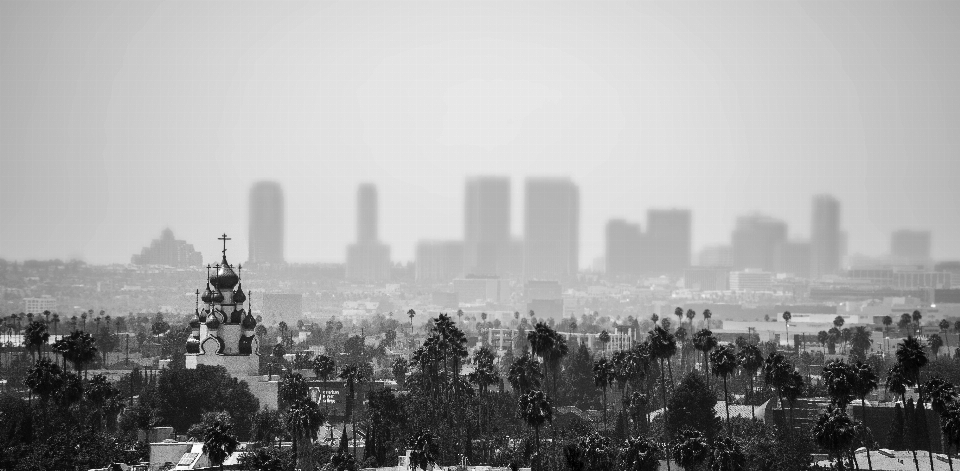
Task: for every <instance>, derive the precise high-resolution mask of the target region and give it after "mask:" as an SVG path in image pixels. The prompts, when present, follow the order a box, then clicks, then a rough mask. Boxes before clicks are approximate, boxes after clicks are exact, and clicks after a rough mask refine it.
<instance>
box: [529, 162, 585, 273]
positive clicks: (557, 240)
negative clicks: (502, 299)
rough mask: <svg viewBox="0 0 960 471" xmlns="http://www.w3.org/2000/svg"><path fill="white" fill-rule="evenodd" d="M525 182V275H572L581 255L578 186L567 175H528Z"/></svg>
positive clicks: (575, 271) (576, 269)
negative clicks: (536, 176) (541, 176)
mask: <svg viewBox="0 0 960 471" xmlns="http://www.w3.org/2000/svg"><path fill="white" fill-rule="evenodd" d="M525 186H526V187H525V190H524V192H525V202H524V215H523V218H524V233H523V236H524V248H523V276H524V279H526V280H557V281H566V280H569V279H571V278H575V277H576V276H577V271H578V267H579V260H578V257H579V255H580V254H579V250H580V190H579V189H578V188H577V186H576V185H575V184H574V183H573V182H572V181H571V180H570V179H567V178H530V179H527V181H526V185H525Z"/></svg>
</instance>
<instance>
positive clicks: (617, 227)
mask: <svg viewBox="0 0 960 471" xmlns="http://www.w3.org/2000/svg"><path fill="white" fill-rule="evenodd" d="M606 232H607V233H606V239H607V240H606V254H605V258H606V272H607V275H609V276H620V275H637V274H639V273H640V258H641V252H640V251H641V244H642V239H643V234H642V233H641V232H640V225H639V224H631V223H629V222H627V221H625V220H623V219H612V220H610V221H609V222H607V231H606Z"/></svg>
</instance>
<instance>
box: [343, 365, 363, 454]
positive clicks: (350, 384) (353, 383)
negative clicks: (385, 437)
mask: <svg viewBox="0 0 960 471" xmlns="http://www.w3.org/2000/svg"><path fill="white" fill-rule="evenodd" d="M340 379H343V380H345V381H346V382H347V406H346V413H345V414H344V416H345V417H344V422H343V429H344V430H346V429H347V422H350V424H351V428H352V429H353V449H354V451H356V449H357V425H356V422H354V421H353V418H354V413H353V409H354V404H353V401H354V398H355V397H356V387H357V384H358V383H362V382H364V381H365V380H366V377H365V376H364V373H363V369H361V368H360V367H359V366H357V365H350V366H345V367H344V368H343V369H342V370H340Z"/></svg>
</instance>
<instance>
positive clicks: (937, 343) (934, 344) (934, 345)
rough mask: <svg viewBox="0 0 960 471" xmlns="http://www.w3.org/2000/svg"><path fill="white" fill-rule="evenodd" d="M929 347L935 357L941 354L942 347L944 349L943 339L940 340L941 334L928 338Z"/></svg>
mask: <svg viewBox="0 0 960 471" xmlns="http://www.w3.org/2000/svg"><path fill="white" fill-rule="evenodd" d="M927 345H929V346H930V351H931V352H933V357H934V358H936V357H937V353H938V352H940V347H943V339H942V338H940V334H931V335H930V336H929V337H927Z"/></svg>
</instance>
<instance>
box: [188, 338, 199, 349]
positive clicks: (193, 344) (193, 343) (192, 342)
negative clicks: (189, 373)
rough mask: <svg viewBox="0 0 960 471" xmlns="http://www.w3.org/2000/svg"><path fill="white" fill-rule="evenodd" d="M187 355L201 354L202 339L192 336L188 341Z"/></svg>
mask: <svg viewBox="0 0 960 471" xmlns="http://www.w3.org/2000/svg"><path fill="white" fill-rule="evenodd" d="M187 353H200V339H199V338H197V337H194V336H192V335H191V336H190V338H188V339H187Z"/></svg>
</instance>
